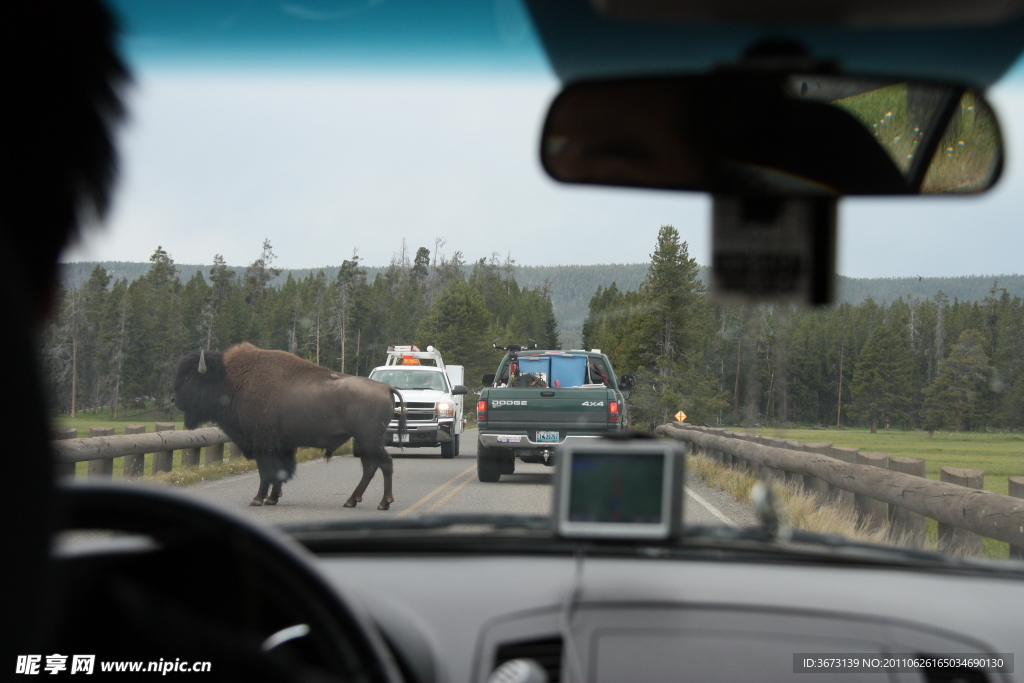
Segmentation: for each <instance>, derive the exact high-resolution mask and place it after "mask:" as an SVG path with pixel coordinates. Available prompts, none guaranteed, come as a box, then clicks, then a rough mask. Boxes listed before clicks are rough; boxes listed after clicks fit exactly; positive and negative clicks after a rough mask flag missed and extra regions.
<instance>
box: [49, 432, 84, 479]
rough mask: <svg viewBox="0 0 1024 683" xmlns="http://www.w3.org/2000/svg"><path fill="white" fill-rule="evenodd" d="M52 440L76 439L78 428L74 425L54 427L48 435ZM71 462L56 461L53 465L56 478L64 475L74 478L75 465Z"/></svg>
mask: <svg viewBox="0 0 1024 683" xmlns="http://www.w3.org/2000/svg"><path fill="white" fill-rule="evenodd" d="M50 436H51V437H52V438H53V440H54V441H64V440H66V439H77V438H78V430H77V429H76V428H74V427H58V428H56V429H54V430H53V431H52V433H51V435H50ZM76 464H77V463H73V462H58V463H57V464H56V465H55V466H54V468H53V469H54V474H56V475H57V478H58V479H62V478H64V477H70V478H72V479H74V478H75V465H76Z"/></svg>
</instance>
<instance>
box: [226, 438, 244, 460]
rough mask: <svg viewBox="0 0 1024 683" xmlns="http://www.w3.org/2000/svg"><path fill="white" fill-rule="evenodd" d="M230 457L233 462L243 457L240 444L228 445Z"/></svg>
mask: <svg viewBox="0 0 1024 683" xmlns="http://www.w3.org/2000/svg"><path fill="white" fill-rule="evenodd" d="M228 457H229V458H231V459H232V460H237V459H238V458H241V457H243V456H242V449H241V448H239V447H238V444H236V443H235V442H234V441H232V442H230V443H228Z"/></svg>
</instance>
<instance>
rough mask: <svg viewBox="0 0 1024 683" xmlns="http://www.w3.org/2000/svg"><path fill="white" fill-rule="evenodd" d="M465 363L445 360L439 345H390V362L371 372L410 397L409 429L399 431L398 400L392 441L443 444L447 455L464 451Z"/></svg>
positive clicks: (416, 445) (414, 444) (390, 435)
mask: <svg viewBox="0 0 1024 683" xmlns="http://www.w3.org/2000/svg"><path fill="white" fill-rule="evenodd" d="M464 376H465V368H463V366H461V365H447V366H446V365H445V364H444V361H443V360H441V352H440V351H438V350H437V349H435V348H434V347H433V346H428V347H427V350H426V351H420V350H419V349H418V348H417V347H415V346H389V347H388V358H387V362H386V363H385V364H384V365H381V366H378V367H376V368H374V369H373V371H372V372H371V373H370V379H375V380H377V381H378V382H383V383H384V384H389V385H391V386H393V387H394V388H396V389H398V390H399V391H400V392H402V397H403V398H404V399H405V417H406V425H407V427H406V431H405V433H404V434H399V433H398V412H397V411H398V410H399V408H398V406H397V404H396V407H395V411H396V412H395V414H394V416H393V418H392V420H391V423H390V424H389V425H388V431H387V436H386V437H385V438H386V443H387V444H388V445H392V446H401V447H402V448H424V447H433V446H440V447H441V457H442V458H454V457H455V456H456V455H458V454H459V441H460V439H461V436H462V430H463V429H464V428H465V426H466V422H465V418H464V417H463V410H462V397H463V396H465V395H466V393H467V391H468V390H467V389H466V387H465V386H463V384H462V382H463V381H464Z"/></svg>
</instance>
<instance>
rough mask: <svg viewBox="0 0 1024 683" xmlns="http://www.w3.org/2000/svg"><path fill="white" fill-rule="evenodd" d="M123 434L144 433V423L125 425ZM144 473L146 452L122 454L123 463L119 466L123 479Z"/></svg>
mask: <svg viewBox="0 0 1024 683" xmlns="http://www.w3.org/2000/svg"><path fill="white" fill-rule="evenodd" d="M124 433H125V434H145V433H146V425H125V426H124ZM145 473H146V454H145V453H140V454H138V455H126V456H124V464H123V465H122V467H121V476H122V477H124V478H125V479H130V478H133V477H141V476H142V475H143V474H145Z"/></svg>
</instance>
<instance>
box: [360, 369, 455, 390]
mask: <svg viewBox="0 0 1024 683" xmlns="http://www.w3.org/2000/svg"><path fill="white" fill-rule="evenodd" d="M370 379H375V380H377V381H378V382H383V383H384V384H387V385H389V386H392V387H394V388H396V389H413V390H418V389H429V390H430V391H447V390H448V387H446V386H445V384H444V377H442V376H441V373H439V372H427V371H426V370H374V371H373V372H371V373H370Z"/></svg>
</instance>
